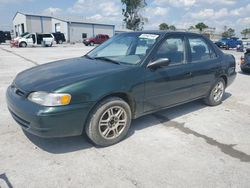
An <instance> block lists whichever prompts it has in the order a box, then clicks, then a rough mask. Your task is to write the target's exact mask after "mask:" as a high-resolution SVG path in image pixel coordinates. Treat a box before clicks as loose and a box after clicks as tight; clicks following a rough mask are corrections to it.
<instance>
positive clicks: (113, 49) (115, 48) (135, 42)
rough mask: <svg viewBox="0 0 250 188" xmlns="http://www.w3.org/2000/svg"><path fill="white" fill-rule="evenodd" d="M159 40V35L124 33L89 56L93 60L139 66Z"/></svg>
mask: <svg viewBox="0 0 250 188" xmlns="http://www.w3.org/2000/svg"><path fill="white" fill-rule="evenodd" d="M158 39H159V35H157V34H146V33H144V34H143V33H122V34H120V35H116V36H114V37H113V38H111V39H110V40H108V41H107V42H105V43H103V44H102V45H100V46H98V47H97V48H95V49H94V50H93V51H91V52H90V53H88V54H87V55H88V57H90V58H93V59H100V58H106V59H107V58H108V59H110V60H113V61H116V62H119V63H126V64H138V63H140V62H141V61H142V60H143V59H144V58H145V56H146V54H147V53H148V52H149V51H150V49H151V48H152V46H153V45H154V44H155V43H156V41H157V40H158Z"/></svg>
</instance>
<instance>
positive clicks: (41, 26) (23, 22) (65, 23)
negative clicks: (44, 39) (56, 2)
mask: <svg viewBox="0 0 250 188" xmlns="http://www.w3.org/2000/svg"><path fill="white" fill-rule="evenodd" d="M13 31H14V35H15V36H18V35H20V34H22V33H25V32H29V33H53V32H61V33H64V35H65V38H66V40H67V41H68V42H80V41H82V39H83V38H86V37H93V36H95V35H97V34H107V35H109V36H110V37H112V36H113V35H114V33H115V26H114V25H112V24H104V23H96V22H90V21H86V20H84V19H79V18H59V17H54V16H45V15H38V14H25V13H21V12H17V13H16V14H15V16H14V18H13Z"/></svg>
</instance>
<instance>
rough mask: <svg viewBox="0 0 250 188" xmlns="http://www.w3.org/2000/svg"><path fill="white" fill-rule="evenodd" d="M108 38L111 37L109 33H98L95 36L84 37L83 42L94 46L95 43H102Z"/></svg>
mask: <svg viewBox="0 0 250 188" xmlns="http://www.w3.org/2000/svg"><path fill="white" fill-rule="evenodd" d="M108 39H109V36H108V35H104V34H98V35H96V36H95V37H92V38H87V39H84V40H83V44H85V45H86V46H88V45H90V46H94V44H101V43H103V42H105V41H106V40H108Z"/></svg>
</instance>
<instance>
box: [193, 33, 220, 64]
mask: <svg viewBox="0 0 250 188" xmlns="http://www.w3.org/2000/svg"><path fill="white" fill-rule="evenodd" d="M188 42H189V45H190V48H191V60H192V62H201V61H208V60H213V59H216V58H217V56H216V53H215V52H214V49H213V48H212V47H211V46H210V45H209V44H208V43H207V42H206V41H205V40H204V39H203V38H201V37H189V38H188Z"/></svg>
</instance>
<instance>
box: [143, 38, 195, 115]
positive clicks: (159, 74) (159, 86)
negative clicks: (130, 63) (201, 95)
mask: <svg viewBox="0 0 250 188" xmlns="http://www.w3.org/2000/svg"><path fill="white" fill-rule="evenodd" d="M153 53H154V54H155V55H154V56H153V58H152V60H151V62H152V61H154V60H157V59H159V58H168V59H169V60H170V64H169V65H168V66H165V67H161V68H158V69H156V70H152V69H149V68H147V70H146V76H145V102H144V112H145V113H146V112H150V111H154V110H158V109H161V108H165V107H168V106H172V105H175V104H178V103H182V102H184V101H188V100H189V99H190V91H191V86H192V78H191V74H190V65H189V64H187V61H186V42H185V39H184V37H183V36H178V35H172V36H168V37H167V38H166V39H165V40H164V41H163V42H162V43H161V45H160V46H159V47H158V49H157V50H156V51H155V52H153Z"/></svg>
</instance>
